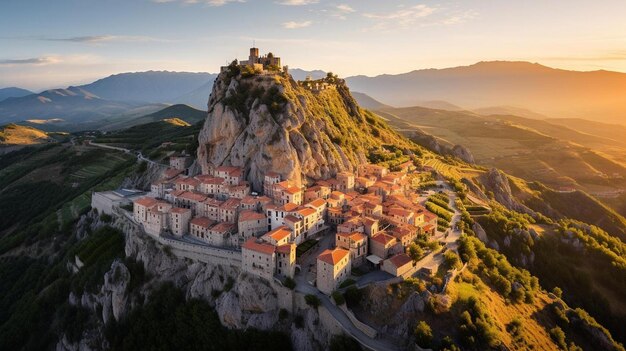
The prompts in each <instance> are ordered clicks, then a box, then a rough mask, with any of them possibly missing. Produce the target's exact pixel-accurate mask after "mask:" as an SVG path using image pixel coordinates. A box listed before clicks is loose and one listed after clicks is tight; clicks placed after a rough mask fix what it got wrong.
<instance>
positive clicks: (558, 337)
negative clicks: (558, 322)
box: [550, 327, 567, 350]
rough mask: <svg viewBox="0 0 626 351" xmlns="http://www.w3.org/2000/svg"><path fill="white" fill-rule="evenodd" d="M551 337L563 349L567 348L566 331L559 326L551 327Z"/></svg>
mask: <svg viewBox="0 0 626 351" xmlns="http://www.w3.org/2000/svg"><path fill="white" fill-rule="evenodd" d="M550 337H551V338H552V340H554V342H555V343H556V344H557V345H558V346H559V347H560V348H561V349H562V350H567V343H566V342H565V333H564V332H563V330H562V329H561V328H559V327H554V328H552V329H550Z"/></svg>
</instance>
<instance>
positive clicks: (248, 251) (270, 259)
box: [241, 238, 276, 281]
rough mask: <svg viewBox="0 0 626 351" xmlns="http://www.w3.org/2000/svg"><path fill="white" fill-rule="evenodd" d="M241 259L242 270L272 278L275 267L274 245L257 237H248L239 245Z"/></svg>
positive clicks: (268, 278)
mask: <svg viewBox="0 0 626 351" xmlns="http://www.w3.org/2000/svg"><path fill="white" fill-rule="evenodd" d="M241 259H242V264H241V268H242V270H243V271H245V272H248V273H252V274H255V275H257V276H259V277H262V278H265V279H267V280H270V281H271V280H272V277H273V276H274V270H275V267H276V254H275V247H274V245H272V244H270V243H268V242H266V241H263V240H259V239H257V238H250V239H248V240H246V242H244V244H243V245H242V246H241Z"/></svg>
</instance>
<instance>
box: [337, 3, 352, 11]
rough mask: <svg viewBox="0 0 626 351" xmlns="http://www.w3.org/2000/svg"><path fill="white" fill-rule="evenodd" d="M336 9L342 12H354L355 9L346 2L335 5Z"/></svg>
mask: <svg viewBox="0 0 626 351" xmlns="http://www.w3.org/2000/svg"><path fill="white" fill-rule="evenodd" d="M336 9H337V10H339V11H340V12H343V13H352V12H355V10H354V9H353V8H352V7H350V5H346V4H341V5H337V6H336Z"/></svg>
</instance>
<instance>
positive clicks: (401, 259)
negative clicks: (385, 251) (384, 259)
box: [389, 253, 413, 268]
mask: <svg viewBox="0 0 626 351" xmlns="http://www.w3.org/2000/svg"><path fill="white" fill-rule="evenodd" d="M389 261H390V262H391V264H393V265H394V266H396V268H400V267H403V266H405V265H407V264H410V263H412V262H413V260H412V259H411V257H409V255H407V254H405V253H399V254H397V255H393V256H391V257H390V258H389Z"/></svg>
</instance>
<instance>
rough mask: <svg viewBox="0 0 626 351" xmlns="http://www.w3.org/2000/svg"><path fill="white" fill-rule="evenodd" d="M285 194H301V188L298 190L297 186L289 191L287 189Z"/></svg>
mask: <svg viewBox="0 0 626 351" xmlns="http://www.w3.org/2000/svg"><path fill="white" fill-rule="evenodd" d="M285 192H287V193H289V194H292V195H293V194H297V193H299V192H300V188H298V187H297V186H291V187H289V188H287V189H285Z"/></svg>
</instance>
